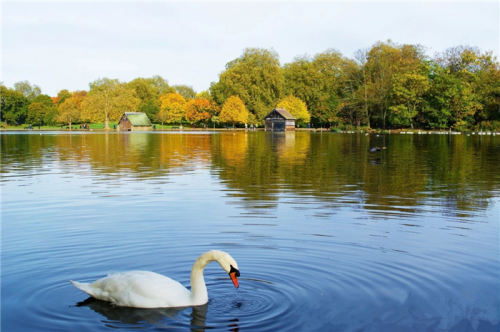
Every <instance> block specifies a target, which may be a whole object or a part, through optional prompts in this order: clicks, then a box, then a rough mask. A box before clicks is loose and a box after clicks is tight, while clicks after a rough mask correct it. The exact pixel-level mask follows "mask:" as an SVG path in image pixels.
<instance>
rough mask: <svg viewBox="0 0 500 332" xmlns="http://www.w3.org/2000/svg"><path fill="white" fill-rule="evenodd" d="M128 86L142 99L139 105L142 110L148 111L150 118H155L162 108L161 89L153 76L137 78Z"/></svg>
mask: <svg viewBox="0 0 500 332" xmlns="http://www.w3.org/2000/svg"><path fill="white" fill-rule="evenodd" d="M127 86H128V87H129V88H131V89H133V90H134V91H135V94H136V96H137V97H138V98H139V99H140V100H141V102H140V103H139V106H138V110H139V111H140V112H144V113H146V115H147V116H148V117H149V118H150V119H154V118H155V116H156V114H157V113H158V111H159V110H160V103H159V97H160V94H159V91H160V90H159V89H158V87H157V86H156V84H155V80H154V79H152V78H142V77H139V78H136V79H134V80H132V81H130V82H129V83H127Z"/></svg>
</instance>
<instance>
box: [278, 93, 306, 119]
mask: <svg viewBox="0 0 500 332" xmlns="http://www.w3.org/2000/svg"><path fill="white" fill-rule="evenodd" d="M277 108H284V109H286V110H287V111H288V112H289V113H290V114H291V115H293V116H294V117H295V118H297V124H306V123H309V122H310V121H311V115H310V114H309V112H308V110H307V105H306V103H305V102H303V101H302V100H300V99H299V98H297V97H295V96H293V95H290V96H288V97H286V98H285V99H283V100H282V101H281V102H280V103H279V104H278V106H277Z"/></svg>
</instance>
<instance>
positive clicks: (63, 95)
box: [57, 89, 73, 106]
mask: <svg viewBox="0 0 500 332" xmlns="http://www.w3.org/2000/svg"><path fill="white" fill-rule="evenodd" d="M72 95H73V94H72V93H71V92H69V91H68V90H66V89H63V90H61V91H59V92H58V93H57V106H59V105H61V104H62V103H64V101H65V100H66V99H68V98H70V97H71V96H72Z"/></svg>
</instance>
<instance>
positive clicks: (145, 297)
mask: <svg viewBox="0 0 500 332" xmlns="http://www.w3.org/2000/svg"><path fill="white" fill-rule="evenodd" d="M212 261H217V262H218V263H219V264H220V266H221V267H222V269H223V270H224V271H226V272H227V273H228V274H229V276H230V277H231V279H232V281H233V283H234V286H235V287H236V288H238V279H237V277H239V276H240V272H239V270H238V264H237V263H236V261H235V260H234V259H233V258H232V257H231V256H230V255H229V254H228V253H226V252H224V251H219V250H211V251H208V252H206V253H204V254H202V255H201V256H200V257H198V259H197V260H196V261H195V263H194V265H193V268H192V270H191V291H189V290H188V289H186V288H185V287H184V286H182V285H181V284H180V283H179V282H177V281H175V280H172V279H170V278H168V277H165V276H163V275H161V274H158V273H155V272H149V271H128V272H120V273H115V274H111V275H109V276H107V277H104V278H102V279H99V280H97V281H94V282H93V283H91V284H88V283H80V282H76V281H72V280H70V282H71V283H72V284H73V286H75V287H76V288H78V289H80V290H81V291H83V292H85V293H87V294H89V295H90V296H92V297H93V298H96V299H98V300H103V301H109V302H112V303H113V304H115V305H117V306H121V307H135V308H167V307H187V306H196V305H202V304H205V303H207V302H208V292H207V287H206V285H205V279H204V278H203V270H204V269H205V266H207V264H208V263H210V262H212Z"/></svg>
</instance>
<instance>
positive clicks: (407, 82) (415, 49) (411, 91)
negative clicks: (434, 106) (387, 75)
mask: <svg viewBox="0 0 500 332" xmlns="http://www.w3.org/2000/svg"><path fill="white" fill-rule="evenodd" d="M400 53H401V55H400V59H399V61H398V63H397V64H396V67H397V68H396V71H395V72H394V74H393V76H392V100H393V101H392V103H393V106H391V107H390V110H391V112H392V114H391V118H390V121H391V123H392V124H393V125H397V126H410V127H411V128H413V124H414V119H415V117H416V116H417V114H418V112H419V111H422V106H423V105H424V102H425V99H424V97H425V94H426V92H427V90H428V89H429V87H430V80H429V75H430V67H429V62H428V61H426V60H427V59H426V56H425V54H424V49H423V48H422V47H421V46H419V45H403V46H401V48H400Z"/></svg>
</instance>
